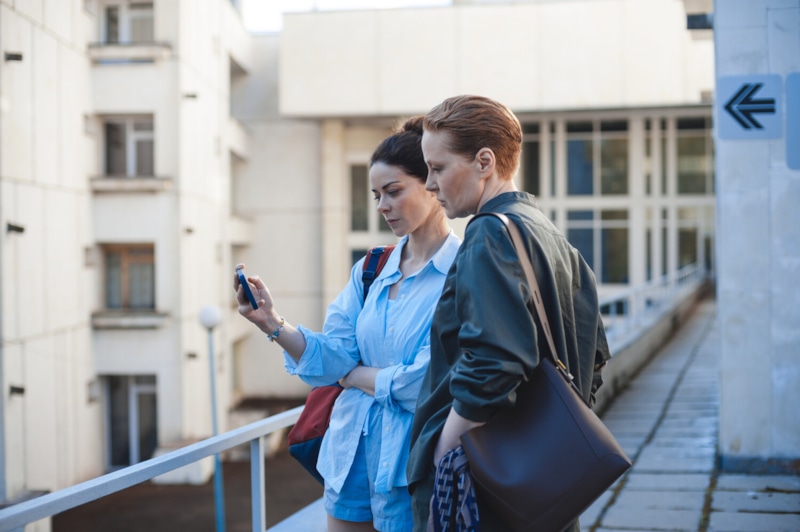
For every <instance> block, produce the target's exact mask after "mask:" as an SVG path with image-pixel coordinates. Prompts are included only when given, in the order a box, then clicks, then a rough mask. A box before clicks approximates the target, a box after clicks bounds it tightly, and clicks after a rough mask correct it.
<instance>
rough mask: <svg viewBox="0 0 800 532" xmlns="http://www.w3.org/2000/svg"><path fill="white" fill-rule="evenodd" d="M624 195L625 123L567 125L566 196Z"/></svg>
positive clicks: (569, 123)
mask: <svg viewBox="0 0 800 532" xmlns="http://www.w3.org/2000/svg"><path fill="white" fill-rule="evenodd" d="M598 193H599V194H601V195H625V194H627V193H628V122H627V121H625V120H612V121H601V122H588V121H584V122H567V194H568V195H570V196H590V195H594V194H598Z"/></svg>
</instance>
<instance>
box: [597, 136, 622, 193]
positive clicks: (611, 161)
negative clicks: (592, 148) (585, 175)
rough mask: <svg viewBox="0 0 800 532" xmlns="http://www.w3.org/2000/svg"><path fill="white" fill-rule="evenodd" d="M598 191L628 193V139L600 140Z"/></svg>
mask: <svg viewBox="0 0 800 532" xmlns="http://www.w3.org/2000/svg"><path fill="white" fill-rule="evenodd" d="M600 191H601V194H627V193H628V139H603V140H601V141H600Z"/></svg>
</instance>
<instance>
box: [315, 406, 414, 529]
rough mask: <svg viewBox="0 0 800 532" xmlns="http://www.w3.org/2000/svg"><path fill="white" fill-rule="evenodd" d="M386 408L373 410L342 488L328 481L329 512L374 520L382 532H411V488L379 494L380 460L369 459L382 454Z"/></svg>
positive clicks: (335, 515)
mask: <svg viewBox="0 0 800 532" xmlns="http://www.w3.org/2000/svg"><path fill="white" fill-rule="evenodd" d="M382 410H383V408H382V407H380V406H379V405H375V406H373V408H372V409H370V413H369V416H368V417H369V432H367V433H366V434H364V433H363V432H362V434H361V437H360V438H359V440H358V449H357V450H356V455H355V458H354V459H353V465H352V466H351V468H350V472H349V473H348V475H347V479H345V481H344V485H343V486H342V491H340V492H339V493H337V492H336V491H334V490H333V489H332V488H331V487H330V486H329V485H328V484H327V483H325V511H326V512H328V515H330V516H332V517H335V518H336V519H341V520H343V521H355V522H369V521H372V526H374V527H375V529H376V530H380V532H408V531H409V530H411V529H412V528H413V524H414V521H413V517H412V515H411V495H410V494H409V493H408V488H407V487H406V486H402V487H395V488H392V490H391V492H389V493H376V492H375V478H376V477H377V466H378V464H377V460H376V459H374V458H373V460H371V462H373V463H368V461H367V456H372V457H377V456H380V449H379V447H380V442H381V438H380V434H381V431H380V428H381V418H382V415H381V414H382Z"/></svg>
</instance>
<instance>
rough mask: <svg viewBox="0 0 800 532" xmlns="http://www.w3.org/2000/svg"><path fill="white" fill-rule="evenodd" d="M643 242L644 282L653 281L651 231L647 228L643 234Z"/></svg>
mask: <svg viewBox="0 0 800 532" xmlns="http://www.w3.org/2000/svg"><path fill="white" fill-rule="evenodd" d="M644 240H645V280H646V281H652V280H653V231H652V229H650V228H648V229H647V230H646V231H645V234H644Z"/></svg>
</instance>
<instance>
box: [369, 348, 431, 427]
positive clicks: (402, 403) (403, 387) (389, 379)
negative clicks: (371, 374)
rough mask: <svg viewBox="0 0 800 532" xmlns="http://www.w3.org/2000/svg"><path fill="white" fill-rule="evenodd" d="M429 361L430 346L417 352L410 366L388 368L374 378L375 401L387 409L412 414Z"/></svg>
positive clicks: (415, 407)
mask: <svg viewBox="0 0 800 532" xmlns="http://www.w3.org/2000/svg"><path fill="white" fill-rule="evenodd" d="M430 359H431V348H430V345H425V346H424V347H423V348H422V349H420V350H419V352H418V353H417V355H416V357H415V358H414V362H413V363H412V364H403V365H395V366H389V367H388V368H384V369H382V370H380V371H379V372H378V375H377V377H376V378H375V399H376V400H377V401H378V402H379V403H381V404H382V405H383V406H385V407H387V408H399V409H402V410H406V411H408V412H411V413H413V412H414V411H415V410H416V409H417V398H418V397H419V391H420V388H421V387H422V380H423V379H424V378H425V372H426V371H427V369H428V362H429V361H430Z"/></svg>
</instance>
